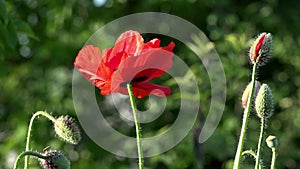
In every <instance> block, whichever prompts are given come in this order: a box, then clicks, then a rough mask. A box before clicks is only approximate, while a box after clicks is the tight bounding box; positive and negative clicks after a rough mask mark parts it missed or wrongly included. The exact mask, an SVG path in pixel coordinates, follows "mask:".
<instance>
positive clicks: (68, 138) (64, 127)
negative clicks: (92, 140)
mask: <svg viewBox="0 0 300 169" xmlns="http://www.w3.org/2000/svg"><path fill="white" fill-rule="evenodd" d="M54 130H55V132H56V134H57V135H58V136H59V137H60V138H61V139H62V140H64V141H65V142H67V143H70V144H78V143H79V141H80V139H81V135H80V131H79V129H78V127H77V125H76V123H75V122H74V120H73V119H72V118H70V117H68V116H61V117H59V118H58V119H56V121H55V123H54Z"/></svg>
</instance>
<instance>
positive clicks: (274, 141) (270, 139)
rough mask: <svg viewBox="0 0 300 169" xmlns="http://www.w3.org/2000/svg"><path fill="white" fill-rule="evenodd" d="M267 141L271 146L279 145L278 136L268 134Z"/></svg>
mask: <svg viewBox="0 0 300 169" xmlns="http://www.w3.org/2000/svg"><path fill="white" fill-rule="evenodd" d="M266 143H267V145H268V147H269V148H271V149H272V148H275V149H277V147H278V140H277V137H276V136H272V135H270V136H268V138H267V139H266Z"/></svg>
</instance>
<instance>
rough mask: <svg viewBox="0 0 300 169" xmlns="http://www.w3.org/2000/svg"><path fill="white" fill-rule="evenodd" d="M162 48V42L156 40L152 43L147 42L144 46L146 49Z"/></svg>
mask: <svg viewBox="0 0 300 169" xmlns="http://www.w3.org/2000/svg"><path fill="white" fill-rule="evenodd" d="M159 47H160V40H159V39H157V38H155V39H152V40H151V41H149V42H147V43H146V44H145V45H144V49H148V48H159Z"/></svg>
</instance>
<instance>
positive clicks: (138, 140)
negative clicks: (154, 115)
mask: <svg viewBox="0 0 300 169" xmlns="http://www.w3.org/2000/svg"><path fill="white" fill-rule="evenodd" d="M127 90H128V94H129V98H130V103H131V107H132V113H133V117H134V123H135V132H136V144H137V150H138V158H139V169H143V168H144V160H143V150H142V141H141V127H140V122H139V117H138V114H137V112H136V103H135V100H134V95H133V91H132V87H131V84H129V83H128V84H127Z"/></svg>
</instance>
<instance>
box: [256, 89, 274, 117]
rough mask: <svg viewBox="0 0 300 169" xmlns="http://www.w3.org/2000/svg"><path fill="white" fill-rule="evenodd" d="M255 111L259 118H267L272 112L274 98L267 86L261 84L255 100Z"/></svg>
mask: <svg viewBox="0 0 300 169" xmlns="http://www.w3.org/2000/svg"><path fill="white" fill-rule="evenodd" d="M255 109H256V113H257V116H258V117H259V118H262V117H263V118H265V119H267V118H269V117H271V116H272V114H273V111H274V98H273V95H272V91H271V89H270V87H269V86H268V85H267V84H262V85H261V87H260V89H259V91H258V94H257V97H256V99H255Z"/></svg>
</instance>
